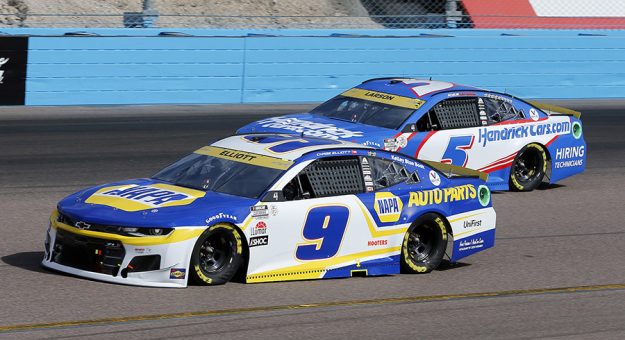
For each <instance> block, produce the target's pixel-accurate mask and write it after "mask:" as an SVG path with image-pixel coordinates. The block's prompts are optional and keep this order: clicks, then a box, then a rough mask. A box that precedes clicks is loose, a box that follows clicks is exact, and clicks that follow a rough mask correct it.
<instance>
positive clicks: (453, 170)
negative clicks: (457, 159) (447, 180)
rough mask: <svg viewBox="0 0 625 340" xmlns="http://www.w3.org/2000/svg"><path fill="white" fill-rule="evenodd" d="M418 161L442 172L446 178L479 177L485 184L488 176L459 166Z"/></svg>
mask: <svg viewBox="0 0 625 340" xmlns="http://www.w3.org/2000/svg"><path fill="white" fill-rule="evenodd" d="M420 161H421V162H423V163H425V164H427V165H429V166H430V167H432V168H434V169H436V170H438V171H440V172H442V173H443V174H444V175H445V176H447V177H454V176H467V177H479V178H480V179H481V180H483V181H484V182H486V180H487V179H488V174H487V173H485V172H481V171H477V170H472V169H467V168H463V167H461V166H456V165H451V164H445V163H441V162H434V161H425V160H421V159H420Z"/></svg>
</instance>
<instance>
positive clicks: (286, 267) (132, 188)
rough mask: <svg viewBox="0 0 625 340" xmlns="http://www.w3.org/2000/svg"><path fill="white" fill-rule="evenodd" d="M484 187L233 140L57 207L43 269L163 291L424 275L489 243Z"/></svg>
mask: <svg viewBox="0 0 625 340" xmlns="http://www.w3.org/2000/svg"><path fill="white" fill-rule="evenodd" d="M486 176H487V175H486V174H484V173H480V172H477V171H474V170H469V169H466V168H461V167H455V166H452V165H447V164H442V163H436V162H429V163H428V162H421V161H418V160H416V159H414V158H412V157H408V156H404V155H400V154H395V153H391V152H387V151H379V150H375V149H373V148H370V147H366V146H363V145H360V144H354V143H349V142H343V141H336V140H331V139H320V138H312V137H300V136H297V135H285V134H248V135H239V136H231V137H228V138H225V139H222V140H220V141H217V142H215V143H213V144H211V145H209V146H205V147H202V148H200V149H198V150H196V151H195V152H193V153H192V154H190V155H188V156H186V157H184V158H182V159H181V160H179V161H178V162H175V163H174V164H172V165H170V166H168V167H166V168H165V169H164V170H162V171H160V172H158V173H157V174H156V175H154V176H153V177H152V178H149V179H148V178H144V179H134V180H127V181H123V182H118V183H112V184H106V185H100V186H97V187H93V188H89V189H85V190H82V191H79V192H77V193H74V194H72V195H70V196H68V197H66V198H65V199H63V200H61V201H60V202H59V203H58V206H57V209H56V210H55V211H54V212H53V214H52V215H51V217H50V227H49V228H48V231H47V237H46V241H45V255H44V259H43V262H42V263H43V266H45V267H48V268H51V269H55V270H58V271H62V272H65V273H70V274H74V275H78V276H82V277H87V278H91V279H97V280H102V281H108V282H115V283H123V284H131V285H144V286H158V287H185V286H186V285H187V284H188V282H189V280H192V281H195V282H197V283H199V284H206V285H216V284H222V283H225V282H227V281H229V280H231V279H232V278H233V277H234V278H236V277H240V278H242V279H243V280H244V281H246V282H267V281H285V280H303V279H319V278H336V277H350V276H352V275H354V274H355V273H358V275H370V276H375V275H386V274H395V273H400V272H408V273H420V272H429V271H431V270H433V269H435V268H436V267H437V266H438V265H439V264H440V262H441V261H442V259H443V257H444V256H445V255H447V256H448V257H449V258H450V260H451V261H452V262H453V261H457V260H459V259H461V258H464V257H466V256H469V255H471V254H474V253H476V252H479V251H482V250H485V249H487V248H490V247H492V246H493V244H494V239H495V218H496V215H495V211H494V209H493V208H492V204H491V200H490V190H489V189H488V187H487V186H486V185H485V180H486ZM235 275H236V276H235Z"/></svg>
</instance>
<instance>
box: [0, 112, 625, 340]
mask: <svg viewBox="0 0 625 340" xmlns="http://www.w3.org/2000/svg"><path fill="white" fill-rule="evenodd" d="M304 108H306V106H298V107H294V106H278V107H270V106H264V107H255V106H238V107H214V106H182V107H158V108H151V107H131V108H129V107H101V108H72V109H63V108H27V109H23V108H22V109H14V108H0V150H1V151H0V157H1V162H0V216H1V220H0V221H1V222H0V228H1V229H0V230H1V232H2V236H1V237H0V291H1V299H0V338H2V339H4V338H9V339H10V338H29V339H39V338H48V337H55V338H80V337H88V338H96V339H97V338H119V337H124V338H131V339H134V338H140V339H144V338H170V337H176V338H212V337H215V338H217V337H219V338H233V339H250V338H280V337H282V338H356V337H364V338H391V337H395V338H407V337H415V336H420V337H423V338H426V339H427V338H441V339H447V338H461V339H490V338H494V339H520V338H567V339H589V338H593V339H595V338H605V339H622V338H625V265H624V264H623V259H625V222H624V219H625V174H624V171H625V133H624V131H625V105H607V106H602V108H601V109H592V108H593V105H589V106H588V105H587V106H585V107H584V108H583V109H584V110H583V112H584V113H583V116H582V119H583V122H584V131H585V138H586V141H587V142H588V165H587V171H586V172H585V173H584V174H582V175H579V176H576V177H573V178H570V179H567V180H565V181H563V182H562V183H561V185H555V186H549V187H544V188H541V189H540V190H536V191H534V192H531V193H499V194H495V195H494V196H493V202H494V206H495V209H496V210H497V213H498V225H497V241H496V246H495V248H493V249H490V250H488V251H485V252H482V253H479V254H477V255H475V256H472V257H469V258H467V259H465V260H463V261H462V263H460V264H457V265H455V266H451V265H448V264H446V265H444V266H443V267H442V268H441V269H440V270H437V271H434V272H432V273H430V274H426V275H396V276H386V277H370V278H350V279H334V280H317V281H299V282H285V283H265V284H247V285H246V284H240V283H229V284H226V285H224V286H218V287H199V286H192V287H189V288H186V289H159V288H142V287H131V286H123V285H115V284H109V283H101V282H96V281H91V280H86V279H81V278H76V277H71V276H67V275H63V274H59V273H53V272H49V271H47V270H44V269H42V268H40V267H39V262H40V260H41V257H42V256H43V249H42V247H43V240H44V233H45V230H46V227H47V222H46V221H47V218H48V215H49V214H50V212H51V210H52V209H53V208H54V206H55V204H56V202H57V201H58V200H59V199H61V198H63V197H64V196H65V195H67V194H69V193H71V192H74V191H76V190H78V189H79V188H82V187H86V186H91V185H95V184H98V183H104V182H110V181H115V180H119V179H125V178H133V177H145V176H149V175H151V174H153V173H154V172H156V171H157V170H159V169H160V168H161V167H163V166H165V165H167V164H169V163H170V162H172V161H174V160H176V159H177V158H179V157H181V156H182V155H184V154H186V153H188V152H190V151H192V150H194V149H195V148H197V147H199V146H202V145H205V144H206V143H208V142H210V141H211V140H214V139H217V138H219V137H223V136H226V135H228V134H229V133H230V132H232V131H234V130H235V129H236V127H238V126H241V125H243V124H244V123H246V122H249V121H252V120H255V119H259V118H261V117H264V116H267V115H269V114H283V113H287V112H293V111H298V110H302V109H304ZM573 108H575V104H573Z"/></svg>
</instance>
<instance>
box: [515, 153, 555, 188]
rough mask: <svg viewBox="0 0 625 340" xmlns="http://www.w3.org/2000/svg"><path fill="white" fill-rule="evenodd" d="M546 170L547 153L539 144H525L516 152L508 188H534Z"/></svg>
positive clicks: (541, 179)
mask: <svg viewBox="0 0 625 340" xmlns="http://www.w3.org/2000/svg"><path fill="white" fill-rule="evenodd" d="M546 172H547V153H546V152H545V148H543V147H542V146H541V145H539V144H536V143H532V144H527V145H526V146H525V147H523V149H521V151H519V153H518V154H517V156H516V158H515V159H514V162H513V163H512V168H511V169H510V183H509V184H510V189H511V190H514V191H532V190H534V189H536V188H537V187H538V186H539V185H540V183H541V182H542V181H543V177H545V173H546Z"/></svg>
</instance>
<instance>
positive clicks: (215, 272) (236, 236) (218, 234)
mask: <svg viewBox="0 0 625 340" xmlns="http://www.w3.org/2000/svg"><path fill="white" fill-rule="evenodd" d="M243 259H244V257H243V241H242V239H241V234H240V233H239V232H238V231H237V230H236V229H235V228H234V227H233V226H230V225H228V224H216V225H214V226H212V227H210V228H208V229H206V231H204V233H202V235H200V237H199V238H198V240H197V242H196V244H195V246H194V247H193V253H192V254H191V266H190V270H189V272H190V276H191V280H192V281H193V282H195V283H197V284H200V285H210V286H214V285H222V284H224V283H226V282H228V281H230V280H231V279H232V277H234V275H235V274H236V273H237V270H238V269H239V267H240V266H241V265H242V263H243V261H244V260H243Z"/></svg>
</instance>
